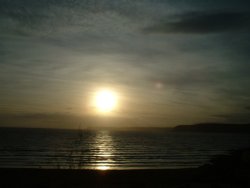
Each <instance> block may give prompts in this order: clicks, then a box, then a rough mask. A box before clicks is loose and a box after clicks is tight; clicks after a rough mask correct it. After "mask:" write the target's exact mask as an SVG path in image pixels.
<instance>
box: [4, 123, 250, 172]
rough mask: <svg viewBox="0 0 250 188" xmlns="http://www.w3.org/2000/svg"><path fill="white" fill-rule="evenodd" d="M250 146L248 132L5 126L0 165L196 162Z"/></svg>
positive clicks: (180, 165) (138, 166)
mask: <svg viewBox="0 0 250 188" xmlns="http://www.w3.org/2000/svg"><path fill="white" fill-rule="evenodd" d="M248 147H250V135H249V134H243V133H211V132H210V133H198V132H176V131H169V130H164V129H159V130H130V131H129V130H105V129H102V130H61V129H31V128H0V168H42V169H97V170H108V169H110V170H112V169H118V170H126V169H177V168H195V167H199V166H201V165H204V164H208V163H209V162H210V159H211V158H213V157H214V156H216V155H221V154H228V153H229V152H230V151H232V150H237V149H243V148H248Z"/></svg>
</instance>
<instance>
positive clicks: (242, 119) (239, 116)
mask: <svg viewBox="0 0 250 188" xmlns="http://www.w3.org/2000/svg"><path fill="white" fill-rule="evenodd" d="M214 117H216V118H220V119H223V120H224V121H225V122H227V123H249V122H250V118H249V117H250V113H249V112H247V113H246V112H239V113H229V114H217V115H214Z"/></svg>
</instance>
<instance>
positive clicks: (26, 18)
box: [0, 0, 250, 128]
mask: <svg viewBox="0 0 250 188" xmlns="http://www.w3.org/2000/svg"><path fill="white" fill-rule="evenodd" d="M0 41H1V42H0V86H1V87H0V126H14V127H50V128H76V127H78V126H79V125H82V126H87V127H92V126H97V125H98V126H102V125H103V126H115V127H126V126H143V127H147V126H148V127H151V126H152V127H172V126H176V125H179V124H193V123H201V122H222V123H228V122H230V123H249V122H250V84H249V83H250V63H249V58H250V54H249V51H250V3H249V1H247V0H209V1H205V0H204V1H201V0H185V1H184V0H179V1H176V0H119V1H117V0H41V1H34V0H0ZM102 88H108V89H110V90H112V91H114V92H115V93H116V94H117V98H118V101H117V108H116V109H114V111H112V113H109V114H100V113H99V114H98V112H96V110H95V109H94V107H93V104H92V103H93V96H94V95H95V93H96V92H97V91H98V90H101V89H102Z"/></svg>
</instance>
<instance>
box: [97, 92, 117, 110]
mask: <svg viewBox="0 0 250 188" xmlns="http://www.w3.org/2000/svg"><path fill="white" fill-rule="evenodd" d="M116 103H117V97H116V94H115V93H114V92H112V91H109V90H102V91H99V92H97V94H96V97H95V106H96V108H97V109H98V110H99V111H101V112H110V111H112V110H114V108H115V106H116Z"/></svg>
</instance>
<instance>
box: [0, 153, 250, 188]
mask: <svg viewBox="0 0 250 188" xmlns="http://www.w3.org/2000/svg"><path fill="white" fill-rule="evenodd" d="M0 177H1V181H0V187H1V188H5V187H6V188H7V187H8V188H12V187H15V188H17V187H18V188H22V187H24V188H31V187H32V188H33V187H36V188H42V187H43V188H45V187H46V188H47V187H48V188H50V187H51V188H52V187H53V188H57V187H58V188H59V187H60V188H64V187H65V188H66V187H67V188H80V187H172V188H197V187H199V188H207V187H220V188H221V187H230V188H243V187H244V188H245V187H250V149H245V150H238V151H233V152H231V154H230V155H221V156H215V157H214V158H213V159H212V160H211V163H210V164H207V165H203V166H201V167H199V168H187V169H155V170H153V169H150V170H80V169H79V170H72V169H17V168H16V169H15V168H1V169H0Z"/></svg>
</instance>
